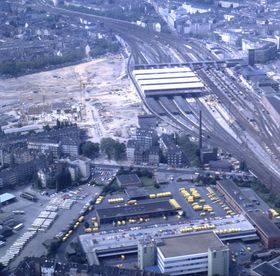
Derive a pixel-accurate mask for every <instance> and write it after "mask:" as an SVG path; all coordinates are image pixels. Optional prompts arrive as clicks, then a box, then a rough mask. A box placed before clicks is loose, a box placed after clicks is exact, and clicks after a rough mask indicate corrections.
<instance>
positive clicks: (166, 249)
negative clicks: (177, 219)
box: [157, 232, 229, 276]
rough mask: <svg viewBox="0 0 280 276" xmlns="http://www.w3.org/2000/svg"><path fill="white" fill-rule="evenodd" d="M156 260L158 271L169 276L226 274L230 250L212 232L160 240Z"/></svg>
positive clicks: (227, 272)
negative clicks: (201, 273) (205, 273)
mask: <svg viewBox="0 0 280 276" xmlns="http://www.w3.org/2000/svg"><path fill="white" fill-rule="evenodd" d="M213 252H215V253H216V257H214V255H215V254H213ZM217 253H221V254H217ZM217 256H218V260H217ZM157 260H158V267H159V269H160V271H161V272H162V273H168V274H170V275H185V274H194V273H200V272H207V271H208V275H220V276H222V275H223V276H226V275H228V274H229V249H228V247H227V246H225V245H224V244H223V243H222V241H221V240H220V239H219V238H218V236H217V235H216V234H214V233H213V232H205V233H197V234H192V235H186V236H179V237H172V238H166V239H163V241H162V244H158V246H157ZM213 262H215V265H213ZM209 268H210V270H211V274H210V273H209Z"/></svg>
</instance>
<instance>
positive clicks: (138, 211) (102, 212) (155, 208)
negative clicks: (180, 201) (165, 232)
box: [96, 200, 175, 219]
mask: <svg viewBox="0 0 280 276" xmlns="http://www.w3.org/2000/svg"><path fill="white" fill-rule="evenodd" d="M174 210H175V209H174V207H173V206H171V205H170V203H169V201H167V200H166V201H156V202H150V203H145V204H138V205H128V206H121V207H110V208H103V209H97V210H96V212H97V214H98V216H99V218H100V219H110V218H112V219H113V218H118V217H123V216H131V217H133V216H137V215H142V214H153V213H157V212H166V211H174Z"/></svg>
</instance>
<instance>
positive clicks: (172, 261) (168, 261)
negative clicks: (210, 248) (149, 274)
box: [164, 255, 208, 263]
mask: <svg viewBox="0 0 280 276" xmlns="http://www.w3.org/2000/svg"><path fill="white" fill-rule="evenodd" d="M200 259H208V255H205V256H200V257H191V258H182V259H177V260H170V259H166V260H165V261H164V262H165V263H176V262H182V261H193V260H200Z"/></svg>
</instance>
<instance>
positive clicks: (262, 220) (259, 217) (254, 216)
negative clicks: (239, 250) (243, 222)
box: [247, 212, 280, 238]
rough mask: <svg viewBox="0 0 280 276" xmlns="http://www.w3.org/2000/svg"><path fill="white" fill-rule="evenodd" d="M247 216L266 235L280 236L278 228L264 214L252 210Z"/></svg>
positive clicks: (270, 236) (271, 236)
mask: <svg viewBox="0 0 280 276" xmlns="http://www.w3.org/2000/svg"><path fill="white" fill-rule="evenodd" d="M247 216H248V218H249V219H250V220H251V222H252V223H253V224H255V225H256V227H258V228H260V229H261V231H262V232H263V233H264V234H265V235H266V236H267V237H269V238H273V237H277V238H279V237H280V229H279V228H278V227H277V226H276V225H275V224H274V223H273V222H272V221H271V220H270V219H269V218H268V217H267V216H266V215H264V214H262V213H259V212H258V213H257V212H252V213H248V214H247Z"/></svg>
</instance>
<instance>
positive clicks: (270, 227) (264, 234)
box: [217, 180, 280, 249]
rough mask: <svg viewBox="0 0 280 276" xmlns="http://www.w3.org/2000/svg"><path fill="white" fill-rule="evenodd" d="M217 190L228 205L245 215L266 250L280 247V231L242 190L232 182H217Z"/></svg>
mask: <svg viewBox="0 0 280 276" xmlns="http://www.w3.org/2000/svg"><path fill="white" fill-rule="evenodd" d="M217 189H218V191H219V192H220V193H222V194H223V195H224V196H225V200H226V202H227V203H228V205H229V206H230V207H231V208H232V209H234V210H235V211H236V212H238V213H241V212H243V213H245V214H246V217H247V218H248V220H249V221H250V222H251V223H252V225H253V226H254V227H255V228H256V231H257V233H258V235H259V237H260V239H261V240H262V242H263V243H264V245H265V246H266V248H268V249H270V248H276V247H280V229H279V228H278V227H277V226H276V225H275V224H274V223H273V221H271V220H270V219H269V218H268V216H266V215H264V214H263V213H261V212H260V211H256V210H258V206H257V205H256V203H255V202H253V201H252V200H251V199H249V198H247V197H246V196H245V195H244V193H243V192H242V190H241V189H240V188H239V187H238V186H237V185H236V184H235V183H234V182H233V181H232V180H222V181H218V182H217Z"/></svg>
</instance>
